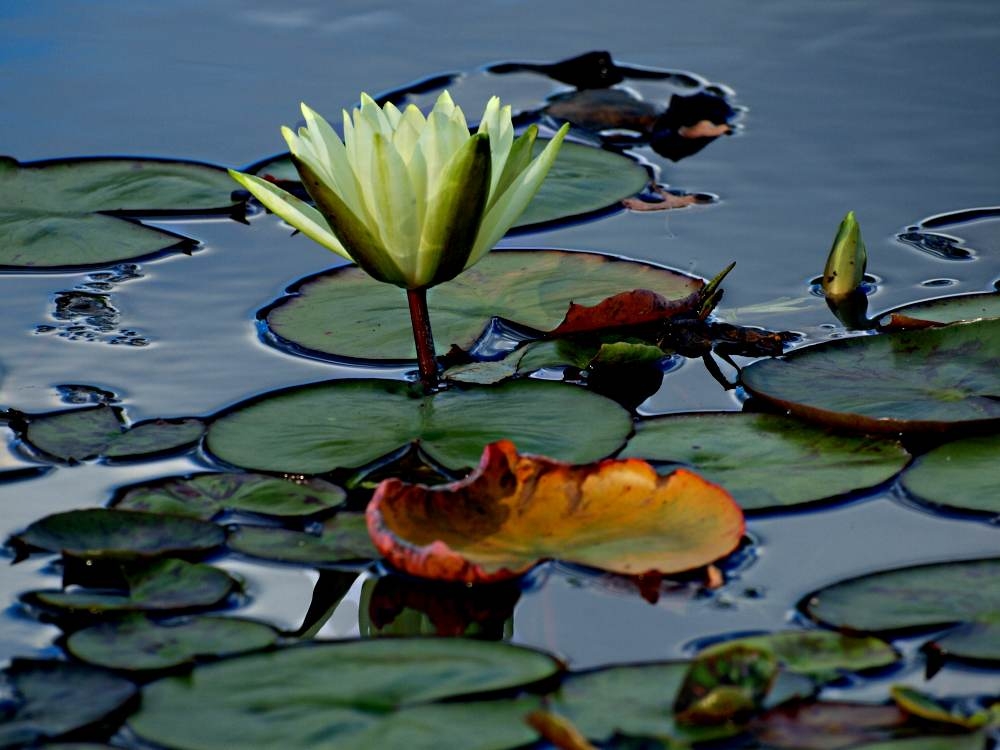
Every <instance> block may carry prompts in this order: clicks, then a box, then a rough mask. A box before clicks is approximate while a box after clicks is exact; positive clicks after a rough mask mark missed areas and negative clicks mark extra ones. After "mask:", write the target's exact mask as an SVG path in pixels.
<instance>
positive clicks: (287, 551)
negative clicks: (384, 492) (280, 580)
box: [228, 513, 380, 566]
mask: <svg viewBox="0 0 1000 750" xmlns="http://www.w3.org/2000/svg"><path fill="white" fill-rule="evenodd" d="M228 545H229V548H230V549H232V550H233V551H235V552H240V553H242V554H244V555H249V556H250V557H260V558H263V559H265V560H276V561H278V562H287V563H301V564H304V565H313V566H317V565H334V564H337V563H344V562H356V561H358V560H375V559H377V558H378V557H379V556H380V555H379V553H378V550H377V549H375V545H373V544H372V540H371V537H369V536H368V527H367V526H366V525H365V517H364V514H363V513H339V514H338V515H337V516H335V517H334V518H331V519H329V520H328V521H326V522H325V523H324V524H323V531H322V533H321V534H320V535H319V536H317V535H315V534H306V533H303V532H301V531H292V530H290V529H278V528H273V527H265V526H238V527H236V528H235V529H234V530H233V531H231V532H230V534H229V541H228Z"/></svg>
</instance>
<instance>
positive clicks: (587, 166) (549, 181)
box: [253, 138, 650, 229]
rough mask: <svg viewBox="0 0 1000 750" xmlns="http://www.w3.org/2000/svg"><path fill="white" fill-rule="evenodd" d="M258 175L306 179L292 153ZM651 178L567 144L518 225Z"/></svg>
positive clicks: (596, 202) (630, 164) (616, 203)
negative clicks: (290, 156)
mask: <svg viewBox="0 0 1000 750" xmlns="http://www.w3.org/2000/svg"><path fill="white" fill-rule="evenodd" d="M547 144H548V140H547V139H545V138H539V139H537V140H536V141H535V146H534V149H533V155H534V156H537V155H538V154H540V153H541V152H542V149H544V148H545V146H546V145H547ZM253 174H258V175H269V176H270V177H271V178H273V179H275V180H277V181H279V182H285V183H289V182H290V183H296V182H300V181H301V180H300V177H299V173H298V171H297V170H296V169H295V166H294V165H293V164H292V160H291V159H290V158H289V157H288V156H287V155H284V156H279V157H276V158H275V159H272V160H270V161H266V162H264V163H263V164H260V165H258V166H255V167H253ZM649 180H650V176H649V172H648V171H647V170H646V168H645V167H644V166H642V165H641V164H640V163H639V162H637V161H635V160H634V159H630V158H629V157H627V156H622V155H621V154H619V153H616V152H614V151H605V150H604V149H600V148H594V147H592V146H585V145H582V144H579V143H571V142H569V141H567V142H564V143H563V145H562V148H560V149H559V154H558V155H557V156H556V161H555V163H554V164H553V165H552V169H551V170H549V174H548V176H547V177H546V178H545V181H544V182H543V183H542V187H541V188H540V189H539V190H538V193H536V195H535V197H534V198H533V199H532V201H531V203H529V204H528V208H527V209H526V210H525V212H524V213H523V214H521V218H520V219H518V220H517V222H516V223H515V224H514V227H515V228H518V229H525V228H529V227H531V228H534V226H535V225H538V224H547V223H549V222H554V221H560V220H563V219H569V218H574V217H581V216H585V215H587V214H595V213H600V212H607V211H611V210H614V209H616V208H620V202H621V201H622V200H623V199H624V198H629V197H631V196H633V195H635V194H636V193H639V192H641V191H642V190H643V188H645V187H646V185H647V184H648V183H649ZM287 187H290V186H287V185H286V188H287Z"/></svg>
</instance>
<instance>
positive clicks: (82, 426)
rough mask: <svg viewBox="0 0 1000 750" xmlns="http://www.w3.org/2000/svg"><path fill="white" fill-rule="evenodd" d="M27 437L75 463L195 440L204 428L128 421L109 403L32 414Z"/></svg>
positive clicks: (183, 422) (182, 422)
mask: <svg viewBox="0 0 1000 750" xmlns="http://www.w3.org/2000/svg"><path fill="white" fill-rule="evenodd" d="M26 419H27V428H26V429H25V431H24V438H25V440H26V441H27V442H28V443H30V444H31V445H32V446H33V447H34V448H36V449H37V450H39V451H41V452H42V453H45V454H46V455H49V456H53V457H54V458H56V459H58V460H60V461H67V462H70V463H73V462H76V461H86V460H88V459H92V458H97V457H98V456H105V457H107V458H115V459H119V460H121V459H130V458H141V457H144V456H150V455H153V454H157V453H163V452H167V451H172V450H177V449H180V448H185V447H187V446H191V445H194V443H196V442H197V441H198V440H199V439H201V436H202V434H203V433H204V431H205V425H204V423H203V422H202V421H201V420H200V419H194V418H191V419H155V420H150V421H147V422H139V423H137V424H134V425H132V426H131V427H129V426H126V424H125V422H124V421H123V419H122V415H121V410H120V409H116V408H115V407H113V406H108V405H107V404H101V405H99V406H94V407H89V408H86V409H73V410H71V411H64V412H56V413H53V414H41V415H37V416H31V417H27V418H26Z"/></svg>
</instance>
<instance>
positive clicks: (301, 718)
mask: <svg viewBox="0 0 1000 750" xmlns="http://www.w3.org/2000/svg"><path fill="white" fill-rule="evenodd" d="M558 669H559V667H558V664H557V663H556V661H555V660H554V659H552V658H551V657H549V656H547V655H545V654H542V653H539V652H536V651H530V650H528V649H523V648H517V647H514V646H509V645H506V644H496V643H488V642H483V641H473V640H465V639H401V638H393V639H375V640H368V641H352V642H344V643H313V644H309V645H304V646H299V647H293V648H285V649H280V650H277V651H272V652H269V653H264V654H255V655H251V656H244V657H239V658H235V659H227V660H226V661H223V662H219V663H217V664H210V665H205V666H199V667H196V668H195V669H194V671H193V672H192V673H191V674H190V675H187V676H185V677H183V678H167V679H164V680H160V681H158V682H155V683H153V684H151V685H149V686H147V687H146V688H145V689H144V690H143V701H142V708H141V709H140V710H139V712H138V713H136V714H135V715H134V716H132V717H131V718H130V719H129V726H130V727H131V728H132V729H133V730H134V731H135V732H136V733H137V734H138V735H139V736H140V737H141V738H143V739H145V740H147V741H151V742H155V743H157V744H161V745H165V746H168V747H198V748H201V749H202V750H216V749H217V750H230V749H231V748H237V747H238V748H242V749H243V750H265V749H266V750H273V748H278V747H287V748H296V750H326V749H327V748H332V747H336V748H338V749H342V750H353V749H354V748H358V749H359V750H360V749H364V750H367V749H368V748H374V747H407V748H419V749H423V748H427V750H431V749H433V748H440V747H461V748H464V749H468V750H500V749H501V748H509V747H518V746H520V745H524V744H529V743H531V742H532V741H533V740H534V739H535V738H536V737H537V735H536V734H535V733H534V732H533V731H532V730H530V729H528V728H527V727H526V725H524V724H523V722H521V721H520V718H521V717H523V716H525V715H526V714H528V713H530V711H531V710H532V709H533V708H537V705H538V704H537V701H534V700H530V699H529V700H524V701H505V700H501V701H490V702H477V703H466V702H449V703H447V704H440V703H437V701H440V700H442V699H445V698H448V699H452V700H454V699H456V698H459V697H461V696H466V695H468V694H470V693H480V692H485V691H492V690H500V689H510V688H515V687H517V686H519V685H524V684H529V683H534V682H537V681H539V680H542V679H545V678H547V677H550V676H552V675H553V674H555V673H556V672H557V671H558ZM178 717H184V721H178Z"/></svg>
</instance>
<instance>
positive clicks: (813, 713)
mask: <svg viewBox="0 0 1000 750" xmlns="http://www.w3.org/2000/svg"><path fill="white" fill-rule="evenodd" d="M906 718H907V717H906V714H905V713H903V712H902V711H901V710H899V708H897V707H896V706H879V705H872V704H867V703H834V702H817V703H803V704H796V703H793V704H791V705H788V706H782V707H779V708H776V709H773V710H771V711H769V712H768V713H766V714H764V715H763V716H761V717H759V718H758V719H756V720H755V721H754V722H753V724H751V730H752V732H753V734H754V735H755V736H756V737H757V739H758V740H759V741H761V742H762V743H763V744H764V746H765V747H768V748H788V750H840V749H841V748H848V747H851V748H862V747H868V745H867V744H865V743H868V742H883V741H889V740H892V739H894V738H897V737H907V736H913V735H914V734H916V732H917V730H916V728H915V727H912V726H907V724H906Z"/></svg>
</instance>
